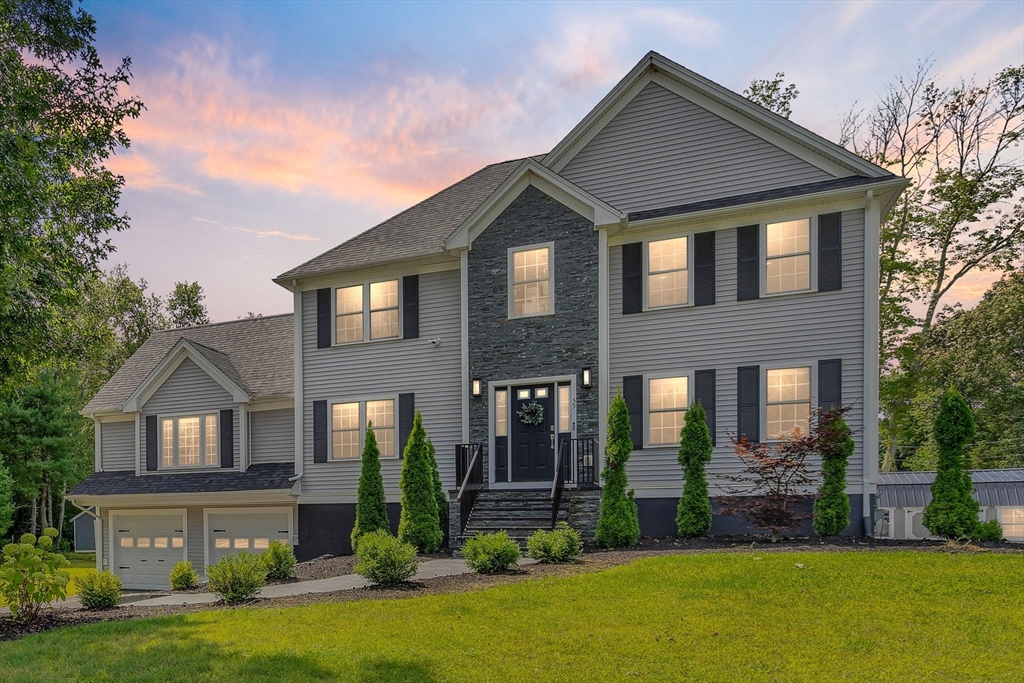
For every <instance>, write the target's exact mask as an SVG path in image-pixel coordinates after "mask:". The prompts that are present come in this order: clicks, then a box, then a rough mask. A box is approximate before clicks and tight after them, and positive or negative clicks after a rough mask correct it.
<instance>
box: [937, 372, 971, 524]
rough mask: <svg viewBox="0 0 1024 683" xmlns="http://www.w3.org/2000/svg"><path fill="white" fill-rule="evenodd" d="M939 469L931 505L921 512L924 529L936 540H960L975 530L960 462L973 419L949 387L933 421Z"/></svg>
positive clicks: (967, 476) (968, 479) (968, 480)
mask: <svg viewBox="0 0 1024 683" xmlns="http://www.w3.org/2000/svg"><path fill="white" fill-rule="evenodd" d="M934 434H935V442H936V443H937V444H938V446H939V466H938V472H936V474H935V483H934V484H932V502H930V503H929V504H928V506H927V507H926V508H925V509H924V525H925V526H926V527H928V530H929V531H931V532H932V533H933V534H935V535H936V536H942V537H943V538H950V539H954V538H963V537H966V536H971V535H972V534H974V532H975V531H976V530H977V527H978V524H979V522H978V512H979V510H980V509H981V508H980V506H979V505H978V501H976V500H974V497H973V496H972V495H971V494H972V493H973V491H974V483H973V482H972V481H971V474H970V472H968V471H967V468H966V466H965V460H964V444H966V443H967V442H968V441H970V440H971V439H972V438H973V437H974V416H973V415H972V414H971V409H970V408H969V407H968V406H967V403H966V402H965V401H964V399H963V397H962V396H961V395H960V393H959V392H958V391H957V390H956V389H954V388H952V387H950V388H949V389H947V390H946V393H945V395H944V396H943V397H942V402H941V404H940V405H939V415H938V417H936V418H935V427H934Z"/></svg>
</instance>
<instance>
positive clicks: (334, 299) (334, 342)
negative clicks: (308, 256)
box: [331, 276, 405, 402]
mask: <svg viewBox="0 0 1024 683" xmlns="http://www.w3.org/2000/svg"><path fill="white" fill-rule="evenodd" d="M402 279H403V276H395V277H387V278H384V279H373V280H361V281H359V282H347V283H345V284H340V285H334V286H332V287H331V346H357V345H359V344H377V343H379V342H389V341H395V340H398V339H402V335H403V334H404V333H405V330H404V327H403V324H404V321H403V320H402V318H403V317H404V316H403V315H402V310H403V308H404V305H405V298H404V296H403V294H402V289H403V287H402ZM392 280H394V281H397V282H398V334H397V335H395V336H394V337H383V338H381V339H370V286H371V285H376V284H380V283H381V282H391V281H392ZM349 287H362V288H363V338H362V339H360V340H359V341H351V342H339V341H338V290H339V289H348V288H349ZM350 402H351V401H350Z"/></svg>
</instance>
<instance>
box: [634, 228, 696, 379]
mask: <svg viewBox="0 0 1024 683" xmlns="http://www.w3.org/2000/svg"><path fill="white" fill-rule="evenodd" d="M693 235H694V231H692V230H688V231H686V232H680V233H675V234H667V235H658V236H657V237H645V238H644V239H643V245H644V246H643V290H644V297H643V310H644V311H667V310H672V309H674V308H690V307H692V306H693ZM680 237H685V238H686V303H682V304H669V305H667V306H651V305H650V292H649V291H648V281H649V280H650V277H651V267H650V253H651V251H650V244H651V242H664V241H665V240H673V239H678V238H680ZM655 379H659V378H655Z"/></svg>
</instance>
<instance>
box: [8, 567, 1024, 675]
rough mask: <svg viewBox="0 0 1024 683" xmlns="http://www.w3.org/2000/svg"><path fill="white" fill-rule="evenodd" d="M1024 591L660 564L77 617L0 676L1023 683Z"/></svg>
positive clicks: (855, 573)
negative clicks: (88, 620)
mask: <svg viewBox="0 0 1024 683" xmlns="http://www.w3.org/2000/svg"><path fill="white" fill-rule="evenodd" d="M798 565H803V567H802V568H800V567H799V566H798ZM1022 596H1024V555H1020V554H1014V555H1002V554H994V553H982V554H969V553H957V554H948V553H936V552H915V551H900V552H844V553H764V554H761V555H757V554H755V553H752V552H741V553H708V554H691V555H674V556H665V557H655V558H651V559H645V560H640V561H637V562H634V563H633V564H630V565H625V566H620V567H615V568H612V569H608V570H605V571H601V572H594V573H583V574H578V575H575V576H570V577H560V578H547V579H543V580H539V581H526V582H520V583H514V584H509V585H504V586H499V587H496V588H491V589H488V590H482V591H476V592H470V593H461V594H450V595H431V596H424V597H418V598H412V599H406V600H384V601H379V600H367V601H359V602H347V603H326V604H317V605H311V606H307V607H294V608H288V609H279V608H275V609H259V608H248V609H237V610H223V611H212V612H202V613H196V614H190V615H179V616H173V617H162V618H156V619H149V620H145V621H129V622H108V623H101V624H92V625H88V626H83V627H77V628H73V629H66V630H63V631H57V632H51V633H46V634H42V635H37V636H30V637H27V638H25V639H23V640H20V641H15V642H9V643H0V680H4V681H20V680H80V679H90V680H151V681H174V680H189V681H196V680H247V681H250V680H266V681H279V680H289V681H296V680H323V679H332V680H341V681H546V680H550V681H556V680H557V681H566V680H568V681H629V680H657V681H669V680H672V681H678V680H698V681H747V680H751V681H834V680H843V681H872V682H874V681H1024V660H1022V659H1021V652H1022V647H1024V645H1022V636H1021V634H1022V633H1024V610H1022V609H1021V604H1022V602H1021V601H1022Z"/></svg>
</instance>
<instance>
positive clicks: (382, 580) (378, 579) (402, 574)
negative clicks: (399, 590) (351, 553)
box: [355, 529, 419, 586]
mask: <svg viewBox="0 0 1024 683" xmlns="http://www.w3.org/2000/svg"><path fill="white" fill-rule="evenodd" d="M356 557H357V558H358V559H359V561H358V562H357V563H356V566H355V572H356V574H359V575H360V576H362V577H364V578H367V579H369V580H370V581H373V582H374V583H376V584H378V585H380V586H394V585H395V584H399V583H403V582H405V581H408V580H409V579H411V578H412V577H414V576H416V570H417V569H418V568H419V565H418V563H417V562H416V548H414V547H413V546H412V545H410V544H408V543H402V542H401V541H399V540H398V539H397V538H395V537H394V536H392V535H391V534H389V533H388V532H387V531H386V530H384V529H378V530H377V531H371V532H369V533H366V534H363V536H362V537H361V538H360V539H359V548H358V549H357V550H356Z"/></svg>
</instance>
